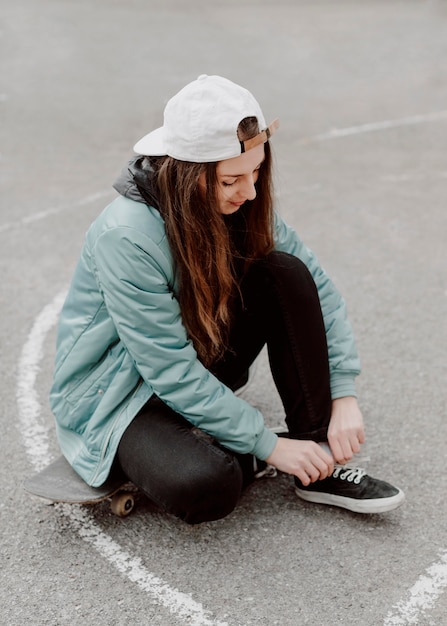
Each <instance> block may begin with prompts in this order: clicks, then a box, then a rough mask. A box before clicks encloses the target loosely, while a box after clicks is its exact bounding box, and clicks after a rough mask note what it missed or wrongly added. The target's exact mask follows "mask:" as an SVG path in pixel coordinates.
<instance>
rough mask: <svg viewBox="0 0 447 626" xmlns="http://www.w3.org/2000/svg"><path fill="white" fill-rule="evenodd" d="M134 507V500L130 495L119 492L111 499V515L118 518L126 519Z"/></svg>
mask: <svg viewBox="0 0 447 626" xmlns="http://www.w3.org/2000/svg"><path fill="white" fill-rule="evenodd" d="M134 505H135V500H134V497H133V495H132V494H131V493H127V492H126V491H119V492H118V493H116V494H115V495H114V496H113V497H112V501H111V503H110V508H111V509H112V513H114V514H115V515H118V517H126V516H127V515H129V513H131V512H132V511H133V507H134Z"/></svg>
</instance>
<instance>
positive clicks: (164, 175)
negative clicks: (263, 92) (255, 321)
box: [151, 118, 273, 365]
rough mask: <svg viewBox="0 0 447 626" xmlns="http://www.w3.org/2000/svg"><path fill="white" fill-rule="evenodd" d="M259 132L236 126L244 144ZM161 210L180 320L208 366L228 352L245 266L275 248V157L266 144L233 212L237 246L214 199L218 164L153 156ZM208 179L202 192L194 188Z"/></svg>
mask: <svg viewBox="0 0 447 626" xmlns="http://www.w3.org/2000/svg"><path fill="white" fill-rule="evenodd" d="M258 132H259V127H258V122H257V119H256V118H245V119H244V120H242V122H241V123H240V124H239V128H238V137H239V139H240V140H241V141H245V140H247V139H251V138H252V137H254V136H256V135H257V134H258ZM151 165H152V167H153V168H154V170H155V172H156V184H157V187H158V194H159V201H160V212H161V214H162V216H163V218H164V220H165V225H166V233H167V237H168V239H169V243H170V246H171V250H172V253H173V256H174V260H175V262H176V265H177V271H178V272H179V279H180V280H179V285H180V287H179V294H178V298H179V303H180V308H181V312H182V318H183V323H184V325H185V327H186V330H187V332H188V335H189V337H190V338H191V340H192V342H193V344H194V347H195V349H196V351H197V353H198V355H199V358H200V359H201V361H202V362H203V363H204V364H205V365H210V364H211V363H213V362H215V361H216V360H217V359H219V358H220V357H221V356H222V355H223V353H224V352H225V349H226V347H227V346H226V342H227V339H228V332H229V329H230V326H231V313H232V304H233V303H234V301H235V298H236V297H237V294H238V293H239V289H238V286H239V282H240V279H241V277H242V275H243V274H244V273H245V272H246V271H247V269H248V267H249V266H250V264H251V263H252V262H253V261H254V260H255V259H257V258H260V257H262V256H264V255H265V254H267V253H268V252H269V251H271V250H272V248H273V202H272V195H273V191H272V174H271V170H272V158H271V152H270V146H269V144H268V142H267V143H266V144H265V160H264V162H263V163H262V165H261V169H260V172H259V177H258V180H257V182H256V190H257V195H256V198H255V199H254V200H252V201H247V202H246V203H245V204H244V205H243V206H242V207H241V208H240V209H239V211H238V213H241V216H239V218H240V221H241V222H242V223H243V229H242V230H243V232H242V234H241V232H240V231H239V232H238V233H237V245H236V244H235V240H234V237H233V236H232V233H231V230H230V229H229V227H228V220H227V221H226V219H225V218H226V217H227V216H224V215H223V214H222V213H221V212H220V210H219V205H218V200H217V185H218V182H217V174H216V167H217V163H190V162H185V161H178V160H176V159H173V158H171V157H162V158H159V159H155V160H154V159H151ZM202 173H204V174H205V188H206V192H205V193H204V192H203V190H201V189H200V187H199V177H200V176H201V174H202Z"/></svg>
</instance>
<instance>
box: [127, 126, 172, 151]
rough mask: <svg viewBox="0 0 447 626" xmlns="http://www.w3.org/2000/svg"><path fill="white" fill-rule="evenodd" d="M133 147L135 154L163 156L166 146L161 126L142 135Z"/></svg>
mask: <svg viewBox="0 0 447 626" xmlns="http://www.w3.org/2000/svg"><path fill="white" fill-rule="evenodd" d="M133 149H134V152H136V153H137V154H143V155H144V156H164V155H165V154H166V147H165V141H164V128H163V126H161V127H160V128H157V129H156V130H153V131H152V132H151V133H149V134H148V135H145V136H144V137H142V138H141V139H140V140H139V141H137V143H136V144H135V145H134V147H133Z"/></svg>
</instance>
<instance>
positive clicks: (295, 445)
mask: <svg viewBox="0 0 447 626" xmlns="http://www.w3.org/2000/svg"><path fill="white" fill-rule="evenodd" d="M265 460H266V461H267V463H269V464H270V465H273V466H274V467H276V468H277V469H279V470H280V471H282V472H286V473H287V474H292V475H293V476H296V477H297V478H299V479H300V481H301V482H302V483H303V485H305V486H307V485H309V484H310V483H313V482H315V481H316V480H320V479H322V478H327V477H328V476H330V475H331V474H332V472H333V471H334V460H333V459H332V457H331V456H330V455H329V454H328V453H327V452H325V451H324V450H323V448H322V447H321V446H319V445H318V443H315V441H303V440H301V439H288V438H286V437H279V438H278V442H277V444H276V446H275V448H274V449H273V452H272V453H271V455H270V456H269V457H268V458H267V459H265Z"/></svg>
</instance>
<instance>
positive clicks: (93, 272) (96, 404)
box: [51, 75, 404, 524]
mask: <svg viewBox="0 0 447 626" xmlns="http://www.w3.org/2000/svg"><path fill="white" fill-rule="evenodd" d="M277 127H278V122H277V121H275V122H273V123H271V124H270V125H267V124H266V122H265V119H264V116H263V114H262V111H261V109H260V107H259V104H258V103H257V101H256V100H255V99H254V97H253V96H252V95H251V93H250V92H248V91H247V90H246V89H244V88H242V87H240V86H239V85H236V84H234V83H232V82H231V81H229V80H226V79H224V78H222V77H219V76H206V75H203V76H200V77H199V78H198V79H197V80H195V81H193V82H192V83H190V84H188V85H187V86H186V87H184V88H183V89H182V90H181V91H180V92H179V93H178V94H176V95H175V96H174V97H173V98H172V99H171V100H170V101H169V102H168V104H167V106H166V108H165V112H164V124H163V126H162V127H161V128H159V129H157V130H155V131H153V132H151V133H149V134H148V135H146V136H145V137H143V138H142V139H141V140H140V141H139V142H138V143H137V144H136V146H135V148H134V150H135V152H136V153H137V156H136V157H135V158H134V159H133V160H132V161H131V162H130V164H129V166H128V167H127V168H126V170H125V171H124V173H123V175H122V176H121V177H120V179H119V180H118V181H117V183H116V184H115V189H116V190H117V191H118V193H119V196H118V197H117V198H116V199H115V200H114V201H113V202H112V203H111V204H110V205H109V206H108V207H107V208H106V209H105V210H104V211H103V213H102V214H101V215H100V216H99V217H98V218H97V220H96V221H95V222H94V223H93V224H92V226H91V227H90V229H89V231H88V233H87V236H86V239H85V243H84V247H83V250H82V253H81V257H80V260H79V263H78V265H77V268H76V271H75V274H74V277H73V280H72V283H71V287H70V290H69V294H68V296H67V300H66V302H65V305H64V307H63V310H62V314H61V318H60V324H59V331H58V339H57V355H56V365H55V374H54V384H53V387H52V390H51V406H52V409H53V412H54V414H55V417H56V424H57V434H58V439H59V442H60V445H61V448H62V451H63V453H64V455H65V456H66V458H67V459H68V461H69V462H70V463H71V465H72V466H73V468H74V469H75V470H76V471H77V472H78V473H79V474H80V475H81V476H82V478H83V479H84V480H85V481H86V482H87V483H88V484H90V485H92V486H99V485H101V484H102V483H103V482H104V481H105V480H106V479H107V477H108V475H109V474H110V472H112V471H113V472H122V473H124V475H125V476H126V477H127V478H128V479H129V480H131V481H132V482H133V483H134V484H135V485H137V486H138V487H139V488H140V489H141V490H142V491H144V492H145V493H146V494H147V495H148V496H149V498H151V499H152V500H153V501H154V502H156V503H157V504H158V505H159V506H161V507H162V508H163V509H164V510H166V511H168V512H170V513H173V514H174V515H177V516H178V517H180V518H181V519H183V520H185V521H186V522H188V523H191V524H194V523H199V522H204V521H210V520H216V519H219V518H222V517H224V516H225V515H228V514H229V513H230V512H231V511H232V510H233V509H234V507H235V506H236V503H237V501H238V499H239V497H240V494H241V492H242V490H243V488H244V487H245V486H246V485H248V484H249V483H250V482H252V481H253V480H254V478H255V476H256V475H257V474H258V473H259V472H261V473H262V469H263V468H265V467H266V464H268V465H271V466H273V467H274V468H277V469H278V470H281V471H283V472H286V473H288V474H290V475H291V476H293V477H294V481H295V489H296V493H297V495H298V496H299V497H300V498H304V499H305V500H309V501H312V502H319V503H325V504H331V505H336V506H341V507H344V508H347V509H350V510H352V511H356V512H362V513H376V512H382V511H388V510H391V509H394V508H395V507H397V506H398V505H400V504H401V503H402V501H403V499H404V494H403V492H402V491H401V490H400V489H398V488H396V487H393V486H392V485H390V484H388V483H385V482H383V481H379V480H377V479H374V478H371V477H370V476H368V475H367V474H366V473H365V472H364V470H362V469H360V468H355V467H347V466H346V463H348V461H350V460H351V459H352V457H353V455H354V454H355V453H357V452H359V450H360V446H361V444H362V443H363V441H364V430H363V420H362V415H361V412H360V410H359V407H358V404H357V400H356V392H355V386H354V379H355V377H356V376H357V374H358V373H359V361H358V357H357V353H356V349H355V344H354V339H353V335H352V330H351V327H350V324H349V322H348V320H347V317H346V311H345V305H344V301H343V299H342V297H341V296H340V294H339V293H338V291H337V290H336V289H335V287H334V285H333V284H332V282H331V281H330V279H329V278H328V276H327V275H326V274H325V272H324V271H323V270H322V268H321V267H320V266H319V264H318V262H317V260H316V258H315V256H314V255H313V254H312V253H311V251H310V250H309V249H308V248H306V247H305V246H304V244H303V243H302V242H301V241H300V239H299V238H298V236H297V234H296V233H295V232H294V230H292V229H291V228H290V227H289V226H287V225H286V224H285V223H284V221H283V220H282V219H281V218H280V217H279V215H278V214H276V213H275V212H274V209H273V193H272V174H271V169H272V164H271V152H270V137H271V136H272V135H273V133H274V132H275V131H276V129H277ZM264 345H267V348H268V354H269V362H270V367H271V372H272V376H273V379H274V381H275V384H276V387H277V389H278V392H279V395H280V397H281V400H282V403H283V405H284V411H285V422H286V426H287V436H284V437H278V436H277V435H276V434H275V433H273V432H272V431H271V430H270V429H269V428H267V427H266V426H265V423H264V418H263V416H262V415H261V414H260V412H259V411H258V410H257V409H255V408H254V407H252V406H251V405H249V404H248V403H247V402H245V401H244V400H243V399H241V398H240V397H238V396H237V395H236V394H235V393H234V391H236V390H237V389H238V387H240V385H241V384H242V381H243V380H244V377H246V375H247V371H248V369H249V367H250V366H251V365H252V363H253V361H254V360H255V359H256V357H257V355H258V354H259V352H260V351H261V349H262V347H263V346H264Z"/></svg>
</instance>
